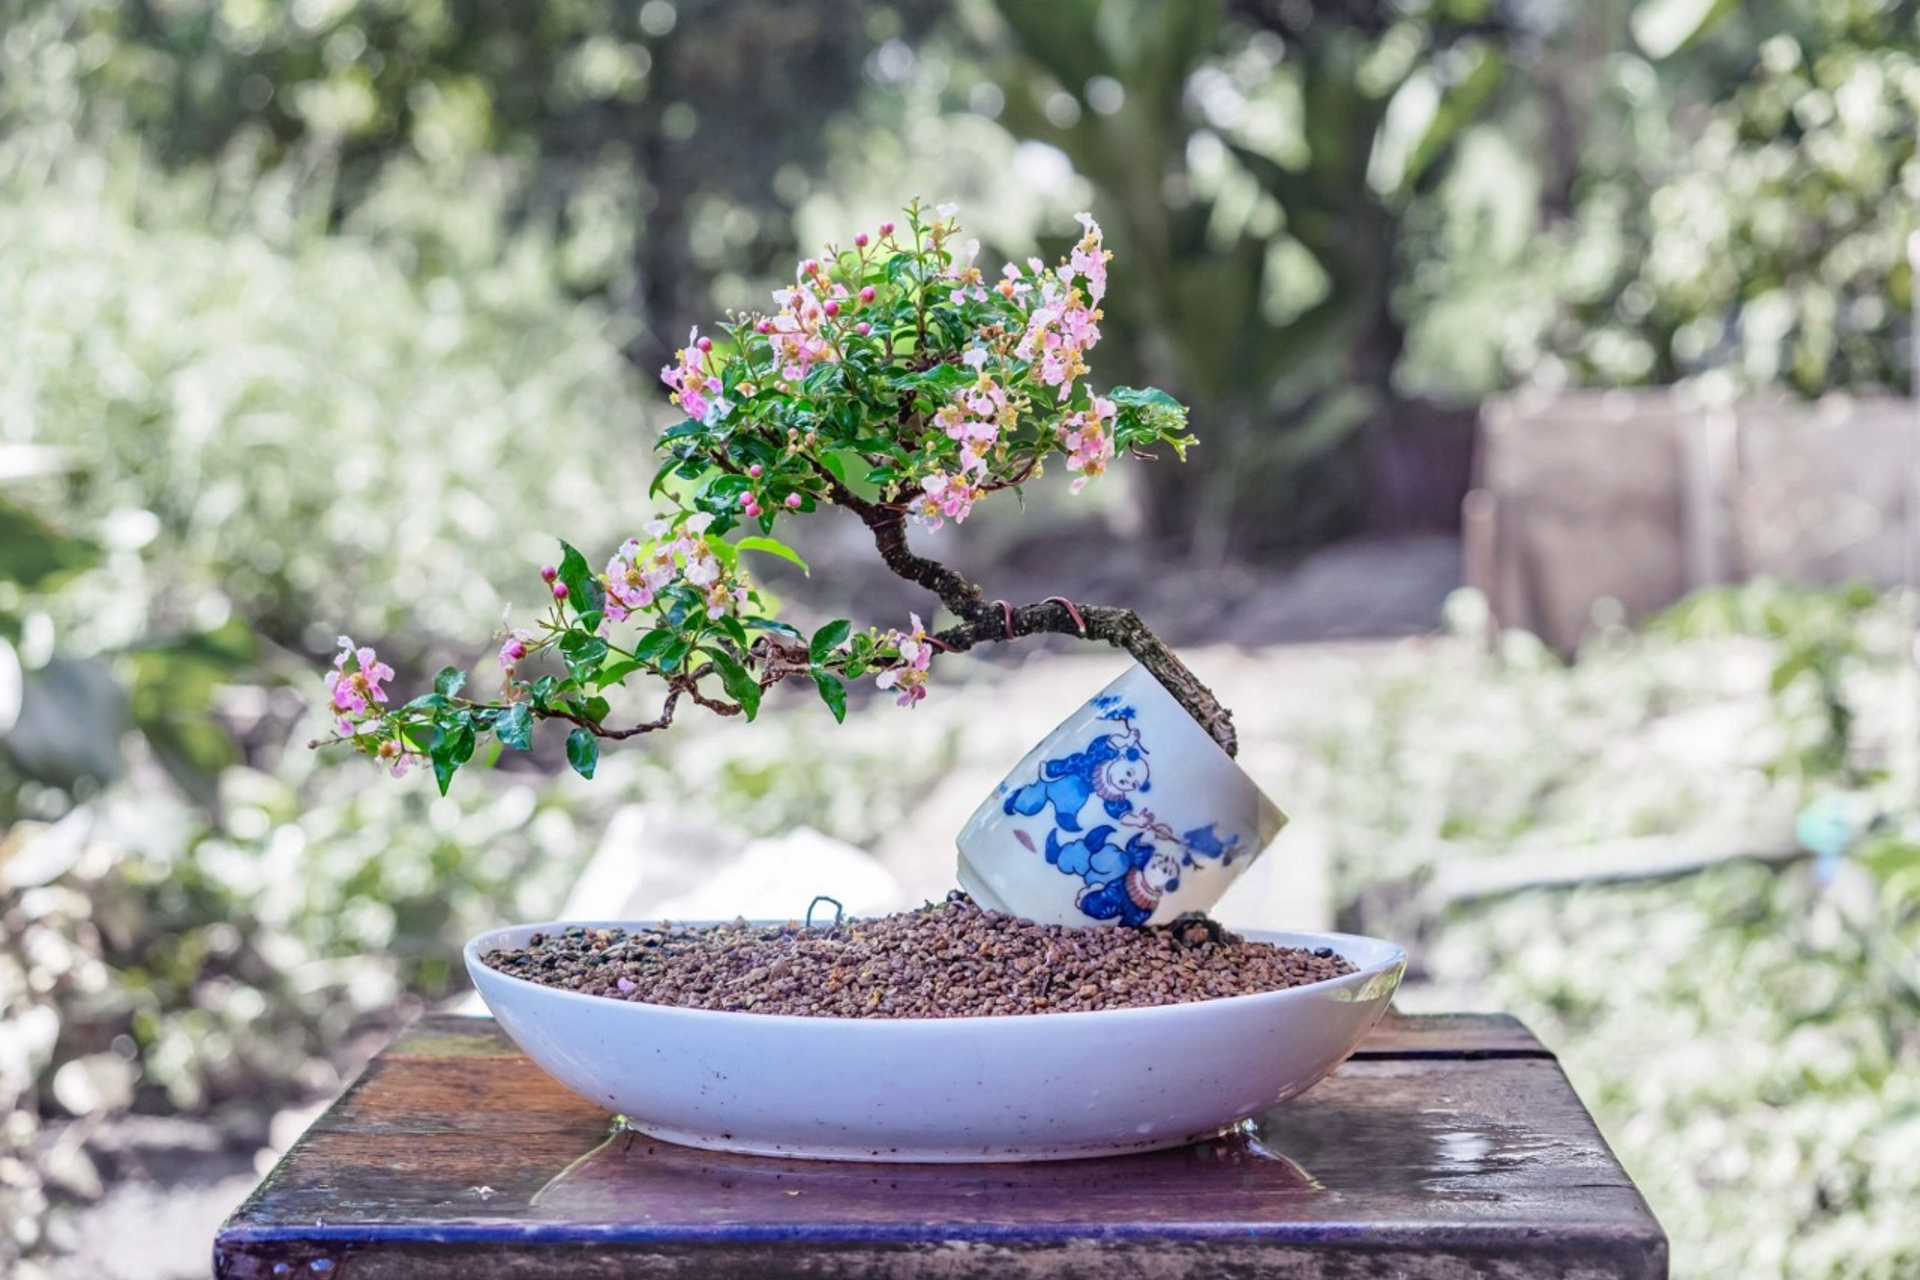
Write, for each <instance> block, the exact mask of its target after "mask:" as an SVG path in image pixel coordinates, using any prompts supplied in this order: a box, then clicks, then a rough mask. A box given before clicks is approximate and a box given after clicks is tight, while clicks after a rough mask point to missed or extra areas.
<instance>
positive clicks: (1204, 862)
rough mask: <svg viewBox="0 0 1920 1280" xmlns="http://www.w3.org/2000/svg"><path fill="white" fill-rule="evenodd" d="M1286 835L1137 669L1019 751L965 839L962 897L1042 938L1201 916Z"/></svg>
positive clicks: (1211, 745)
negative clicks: (1035, 928) (1036, 929)
mask: <svg viewBox="0 0 1920 1280" xmlns="http://www.w3.org/2000/svg"><path fill="white" fill-rule="evenodd" d="M1286 821H1287V818H1286V815H1285V814H1283V813H1281V812H1280V810H1279V808H1278V807H1277V806H1276V805H1275V804H1274V803H1273V801H1271V800H1269V799H1267V797H1266V796H1265V795H1263V794H1262V793H1261V791H1260V788H1259V787H1258V786H1256V785H1255V784H1254V781H1253V779H1252V778H1250V777H1248V776H1247V773H1246V771H1245V770H1244V769H1242V768H1241V767H1240V765H1239V764H1238V763H1237V762H1236V761H1235V760H1234V758H1233V757H1232V756H1230V755H1228V754H1227V753H1226V752H1225V751H1223V750H1221V749H1220V744H1219V743H1217V742H1215V741H1214V740H1213V738H1212V737H1211V736H1210V735H1209V734H1208V733H1207V731H1206V730H1205V729H1202V728H1201V727H1200V726H1199V725H1198V724H1197V723H1195V722H1194V719H1193V717H1192V716H1190V715H1188V714H1187V710H1186V708H1184V707H1182V706H1181V705H1180V703H1179V702H1178V701H1177V700H1176V699H1175V698H1174V696H1173V695H1172V694H1170V693H1168V692H1167V690H1166V688H1165V687H1164V686H1163V685H1162V684H1161V683H1160V681H1159V680H1157V679H1156V678H1155V677H1154V675H1153V673H1152V672H1150V671H1148V670H1147V669H1146V668H1145V667H1142V666H1140V665H1139V664H1138V663H1135V664H1134V665H1133V666H1132V667H1131V668H1129V669H1128V670H1127V672H1126V673H1125V674H1124V675H1122V676H1121V677H1120V678H1119V679H1117V680H1115V681H1114V682H1113V683H1112V684H1109V685H1108V686H1107V687H1106V688H1104V689H1102V690H1101V691H1100V692H1099V693H1097V694H1095V695H1094V696H1093V697H1092V698H1090V699H1088V700H1087V702H1086V703H1085V704H1083V705H1082V706H1081V707H1080V709H1079V710H1077V711H1075V712H1074V713H1073V714H1072V715H1070V716H1068V717H1067V718H1066V719H1065V720H1062V721H1061V722H1060V724H1059V725H1058V726H1056V727H1055V728H1054V730H1053V731H1052V732H1051V733H1049V734H1048V735H1047V736H1046V737H1044V738H1042V739H1041V740H1040V742H1039V744H1038V745H1037V746H1035V747H1034V748H1033V750H1031V751H1029V752H1028V753H1027V754H1026V756H1025V758H1023V759H1022V760H1021V761H1020V763H1019V764H1017V765H1015V766H1014V768H1013V772H1011V773H1009V774H1008V775H1007V777H1006V779H1005V780H1004V781H1003V782H1001V783H1000V785H999V786H998V787H996V788H995V789H994V792H993V794H992V795H990V796H988V797H987V798H986V800H985V801H983V802H982V803H981V805H980V807H979V809H977V810H976V811H975V812H974V814H973V816H972V817H971V818H969V819H968V820H967V824H966V826H965V827H963V828H961V831H960V835H959V838H958V841H957V843H958V846H959V853H960V860H959V866H958V868H957V875H958V878H959V881H960V887H961V888H963V889H965V890H966V891H967V892H968V893H969V894H971V895H972V897H973V900H974V901H975V902H977V903H979V904H980V905H981V906H982V907H985V908H987V909H988V910H991V911H1005V912H1008V913H1010V914H1013V915H1018V916H1025V917H1026V918H1027V919H1029V920H1037V921H1040V922H1041V923H1043V924H1070V925H1081V926H1086V925H1103V924H1105V925H1113V924H1124V925H1143V924H1163V923H1165V922H1166V921H1168V920H1171V919H1173V918H1174V917H1175V916H1178V915H1181V914H1182V913H1184V912H1188V911H1207V910H1209V909H1211V908H1212V907H1213V904H1214V903H1216V902H1218V901H1219V900H1220V895H1221V894H1223V893H1225V892H1226V890H1227V886H1228V885H1230V884H1232V883H1233V881H1234V880H1235V879H1236V878H1237V877H1238V876H1239V875H1240V873H1241V872H1242V871H1245V870H1246V869H1247V866H1248V864H1249V863H1251V862H1252V861H1253V860H1254V859H1255V858H1257V857H1259V856H1260V853H1261V851H1262V850H1264V849H1265V848H1266V847H1267V845H1268V844H1269V843H1271V842H1272V840H1273V838H1274V836H1275V835H1276V834H1277V833H1278V832H1279V830H1280V828H1281V827H1282V826H1283V825H1285V823H1286Z"/></svg>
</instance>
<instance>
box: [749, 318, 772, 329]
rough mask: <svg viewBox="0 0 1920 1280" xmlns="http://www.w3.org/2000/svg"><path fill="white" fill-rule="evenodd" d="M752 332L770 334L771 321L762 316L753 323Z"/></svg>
mask: <svg viewBox="0 0 1920 1280" xmlns="http://www.w3.org/2000/svg"><path fill="white" fill-rule="evenodd" d="M753 331H754V332H755V333H772V332H773V321H771V320H768V319H767V318H766V317H764V316H763V317H761V318H760V319H759V320H756V321H754V325H753Z"/></svg>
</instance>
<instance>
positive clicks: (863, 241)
mask: <svg viewBox="0 0 1920 1280" xmlns="http://www.w3.org/2000/svg"><path fill="white" fill-rule="evenodd" d="M853 247H854V248H856V249H864V248H866V247H867V233H866V232H864V231H862V232H861V233H860V234H859V235H857V236H855V237H854V238H853Z"/></svg>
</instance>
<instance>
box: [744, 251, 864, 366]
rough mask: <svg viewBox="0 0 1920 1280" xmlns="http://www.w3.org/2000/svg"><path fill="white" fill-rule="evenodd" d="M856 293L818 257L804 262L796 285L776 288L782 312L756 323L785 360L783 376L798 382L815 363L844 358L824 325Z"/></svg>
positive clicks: (778, 356)
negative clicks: (829, 275) (820, 261)
mask: <svg viewBox="0 0 1920 1280" xmlns="http://www.w3.org/2000/svg"><path fill="white" fill-rule="evenodd" d="M852 297H853V295H852V294H851V293H849V292H848V290H847V286H845V285H844V284H841V283H839V282H838V281H836V280H831V279H829V278H828V276H827V273H826V269H825V268H823V267H822V266H821V265H820V263H819V261H818V260H817V259H814V258H808V259H807V260H806V261H805V262H802V263H801V264H800V272H799V278H798V280H797V281H796V282H795V284H794V286H793V288H791V289H780V290H777V291H775V293H774V295H773V300H774V302H776V303H778V304H779V307H780V311H779V313H778V314H776V315H771V316H763V317H762V318H761V319H760V321H759V322H758V323H756V324H755V325H754V332H756V333H759V334H761V335H762V336H763V337H766V338H768V339H770V340H771V341H772V343H773V350H774V354H775V356H776V357H777V358H778V359H779V360H780V362H781V363H780V376H781V377H783V378H785V379H786V380H787V381H789V382H798V381H799V380H800V379H802V378H804V377H806V376H807V370H809V369H811V368H813V366H814V365H816V364H819V363H821V362H823V361H831V360H838V359H839V358H840V352H839V348H838V347H837V346H835V344H834V343H833V341H832V340H831V339H829V338H828V337H827V335H826V334H825V332H824V329H825V327H826V325H827V323H828V322H829V321H831V320H833V319H834V318H835V317H837V316H838V315H839V314H840V312H841V310H842V308H843V307H844V306H845V305H846V304H847V301H848V299H850V298H852Z"/></svg>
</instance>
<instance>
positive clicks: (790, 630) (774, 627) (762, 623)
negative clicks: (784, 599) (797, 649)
mask: <svg viewBox="0 0 1920 1280" xmlns="http://www.w3.org/2000/svg"><path fill="white" fill-rule="evenodd" d="M746 625H747V626H749V627H752V628H753V629H754V630H756V631H771V632H773V633H775V634H776V635H783V636H792V637H793V638H794V639H795V640H798V639H799V638H800V629H799V628H798V627H796V626H794V625H793V624H792V623H788V622H782V621H780V620H779V619H778V618H748V619H747V620H746Z"/></svg>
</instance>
